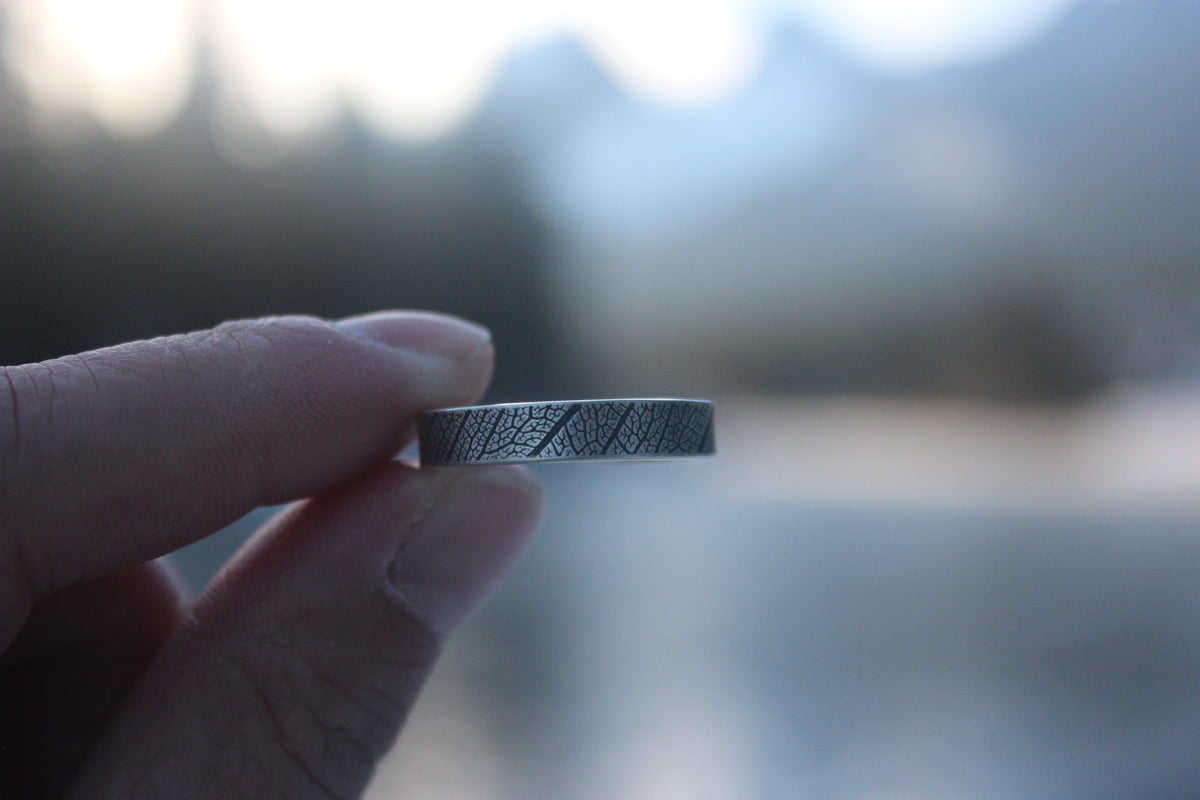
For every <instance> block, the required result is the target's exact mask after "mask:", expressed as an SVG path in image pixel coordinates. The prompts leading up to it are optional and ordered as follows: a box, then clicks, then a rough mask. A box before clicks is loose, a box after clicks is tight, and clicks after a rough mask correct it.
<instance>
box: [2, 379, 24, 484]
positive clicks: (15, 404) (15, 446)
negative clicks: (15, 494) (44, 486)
mask: <svg viewBox="0 0 1200 800" xmlns="http://www.w3.org/2000/svg"><path fill="white" fill-rule="evenodd" d="M3 372H4V379H5V381H6V382H7V383H8V397H9V404H10V405H11V407H12V458H11V459H5V461H7V462H9V463H11V464H13V469H15V468H16V466H15V465H16V464H17V463H19V462H20V460H21V404H20V401H19V400H18V399H17V385H16V384H15V383H14V382H13V377H12V371H11V369H10V368H8V367H5V368H3ZM8 449H9V448H5V450H8Z"/></svg>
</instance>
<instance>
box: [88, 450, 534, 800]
mask: <svg viewBox="0 0 1200 800" xmlns="http://www.w3.org/2000/svg"><path fill="white" fill-rule="evenodd" d="M540 507H541V491H540V488H539V487H538V486H537V485H536V484H535V483H534V482H533V480H532V479H531V478H530V477H529V476H528V474H527V473H525V472H524V471H522V470H520V469H517V468H511V467H499V468H491V469H468V470H457V471H452V470H435V471H418V470H415V469H413V468H411V467H407V466H404V465H401V464H397V463H390V464H387V465H385V466H384V467H382V468H380V469H379V470H377V471H376V472H374V473H372V474H371V475H369V476H367V477H366V478H364V479H363V480H362V481H360V482H358V483H356V484H354V485H352V486H349V487H347V488H345V489H343V490H340V491H338V492H336V493H333V494H330V495H326V496H323V497H318V498H315V499H313V500H310V501H306V502H303V503H300V504H297V505H296V506H293V507H292V508H291V509H289V510H288V511H286V512H284V513H283V514H282V515H281V516H280V517H279V518H277V519H276V520H275V521H274V522H273V523H271V524H270V525H268V527H267V528H265V529H264V530H263V531H260V532H259V534H257V535H256V536H255V537H254V539H252V540H251V541H250V542H249V543H248V544H247V546H246V547H245V548H243V551H242V552H241V553H239V554H238V555H237V556H236V557H235V558H234V560H233V561H232V562H231V564H230V565H229V566H228V567H227V568H226V569H225V571H224V572H223V573H222V574H221V575H219V576H218V577H217V579H216V580H215V581H214V583H213V585H212V586H211V587H210V588H209V589H208V590H207V591H206V592H205V594H204V595H203V596H202V597H201V599H200V601H199V602H198V603H197V605H196V607H195V609H194V613H193V614H192V615H191V616H190V617H189V619H188V621H187V622H185V623H184V624H183V626H182V627H181V628H180V629H178V630H177V631H176V632H175V633H174V634H173V635H172V637H171V638H170V639H169V640H168V642H167V643H166V645H165V646H164V648H163V649H162V651H160V653H159V655H158V657H157V658H156V659H155V661H154V663H153V664H152V665H151V666H150V668H149V669H148V670H147V672H146V674H145V675H144V676H143V678H142V679H141V681H140V682H139V684H138V686H137V687H136V688H135V689H134V691H133V692H132V693H131V695H130V697H129V701H128V702H127V704H126V706H125V707H124V708H123V709H122V711H121V712H120V714H119V715H118V717H117V719H116V721H115V723H114V724H113V726H112V727H111V728H110V730H109V731H108V732H107V734H106V736H105V738H104V739H103V740H102V742H101V744H100V745H99V746H98V747H97V749H96V750H95V751H94V752H93V753H92V755H91V757H90V759H89V762H88V763H87V765H86V766H85V768H84V770H83V772H82V774H81V777H80V780H79V782H78V783H77V784H76V786H75V787H74V789H73V792H72V796H75V797H89V798H91V797H104V798H108V797H113V798H116V797H172V798H192V797H196V798H199V797H264V796H284V797H293V798H305V797H314V798H317V797H320V798H329V797H336V798H350V797H358V796H359V794H360V793H361V792H362V790H363V789H364V787H365V786H366V784H367V781H368V780H369V779H370V776H371V773H372V771H373V768H374V765H375V762H376V761H377V760H378V759H379V758H380V757H381V756H382V755H383V753H384V752H385V751H386V750H387V747H388V746H389V744H390V743H391V741H392V739H393V738H394V737H395V735H396V732H397V731H398V730H399V727H400V726H401V724H402V723H403V721H404V719H405V717H406V715H407V713H408V710H409V709H410V707H411V706H412V704H413V702H414V700H415V697H416V694H417V691H418V689H419V688H420V686H421V684H422V682H423V681H424V679H425V676H426V675H427V674H428V671H429V669H430V668H431V666H432V664H433V662H434V660H435V659H436V657H437V654H438V653H439V651H440V648H441V643H442V641H443V640H444V638H445V636H446V635H447V633H448V632H449V631H450V629H451V628H452V627H453V626H454V625H455V624H457V622H458V621H459V620H461V618H462V617H463V616H464V615H465V614H466V613H468V612H469V611H470V610H471V608H472V607H474V606H475V605H476V604H477V603H478V602H480V600H481V599H482V598H483V597H484V596H485V595H486V594H487V593H488V592H489V590H490V589H491V588H493V587H494V585H495V584H496V582H497V581H498V580H499V579H500V577H501V576H502V574H503V573H504V572H505V571H506V569H507V567H508V565H509V564H510V563H511V561H512V560H513V559H514V557H515V556H516V554H517V553H518V551H519V550H520V549H521V546H522V545H523V544H524V542H525V540H526V539H527V538H528V536H529V534H530V532H531V531H532V529H533V528H534V526H535V524H536V522H537V518H538V516H539V513H540Z"/></svg>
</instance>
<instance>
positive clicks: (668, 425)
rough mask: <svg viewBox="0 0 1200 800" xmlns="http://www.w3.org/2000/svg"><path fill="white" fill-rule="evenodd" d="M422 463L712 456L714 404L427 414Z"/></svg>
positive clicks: (594, 404) (600, 404) (550, 406)
mask: <svg viewBox="0 0 1200 800" xmlns="http://www.w3.org/2000/svg"><path fill="white" fill-rule="evenodd" d="M420 442H421V464H422V465H423V466H433V465H439V464H462V463H476V464H478V463H500V462H512V461H517V462H520V461H542V460H546V461H554V460H563V459H579V458H670V457H672V456H676V457H678V456H692V455H708V454H711V453H712V452H713V436H712V404H710V403H696V402H689V401H686V400H658V401H655V400H631V401H591V402H589V401H584V402H578V403H546V404H533V405H528V406H492V407H482V408H471V409H461V410H452V411H432V412H426V413H425V414H422V415H421V419H420Z"/></svg>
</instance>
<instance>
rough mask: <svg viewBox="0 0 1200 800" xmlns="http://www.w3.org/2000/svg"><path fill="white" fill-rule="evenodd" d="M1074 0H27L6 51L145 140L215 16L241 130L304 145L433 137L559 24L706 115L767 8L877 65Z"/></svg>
mask: <svg viewBox="0 0 1200 800" xmlns="http://www.w3.org/2000/svg"><path fill="white" fill-rule="evenodd" d="M1074 1H1075V0H606V1H604V0H597V1H596V2H588V0H566V1H560V2H555V1H554V0H510V1H509V2H506V3H495V2H491V1H490V0H440V1H439V2H428V0H422V1H421V2H416V1H415V0H408V1H407V2H394V3H381V2H376V1H375V0H207V1H206V0H105V2H102V3H101V2H95V0H24V2H17V3H11V4H9V5H8V6H7V7H6V9H5V11H6V13H7V15H8V25H7V26H6V32H7V35H8V42H7V43H6V47H5V53H6V55H7V57H8V61H9V64H10V66H11V67H12V68H13V70H14V72H15V73H16V74H17V75H18V77H19V78H20V79H21V80H22V82H23V83H24V85H25V87H26V89H27V91H28V93H29V96H30V97H31V99H32V100H33V102H34V104H35V106H36V107H38V108H40V109H42V110H43V111H47V112H84V113H90V114H91V115H93V116H94V117H95V118H96V119H98V120H99V121H100V122H101V123H102V124H104V125H106V126H107V127H109V128H110V129H111V130H113V131H114V132H116V133H118V134H138V133H144V132H149V131H153V130H155V129H156V128H158V127H161V126H162V125H163V124H165V123H166V122H168V121H169V120H170V119H171V118H172V116H173V114H174V113H175V111H176V110H177V109H178V107H179V104H180V103H181V101H182V100H183V98H184V96H185V93H186V90H187V86H188V80H189V79H190V77H191V68H192V65H193V61H194V57H195V43H196V41H197V40H198V38H199V35H198V29H199V27H198V26H199V25H200V24H204V23H207V27H208V31H207V32H208V33H210V34H211V38H212V41H213V45H214V47H213V50H214V52H215V55H216V58H217V62H218V65H219V67H220V68H221V70H222V73H221V76H220V77H221V79H222V81H223V83H222V88H223V95H222V102H223V104H224V107H225V110H226V112H227V114H228V116H229V117H230V120H232V122H233V123H236V125H241V126H249V127H256V128H260V129H262V130H264V131H266V132H267V133H269V134H272V135H276V136H280V137H283V138H285V139H286V138H295V137H298V136H302V135H304V134H305V133H308V132H310V131H313V130H316V129H319V128H320V126H321V125H322V124H324V123H325V122H327V121H328V120H329V119H331V118H332V117H333V116H334V115H335V114H336V113H337V112H338V111H339V110H340V108H341V107H343V105H344V104H345V105H349V106H350V107H353V108H354V109H355V110H357V111H358V112H360V113H361V114H362V115H363V116H364V118H366V119H367V120H368V121H369V122H371V123H372V124H374V125H376V126H377V127H378V128H379V129H381V130H382V131H384V132H385V133H389V134H392V135H396V136H400V137H406V138H427V137H432V136H436V135H438V134H440V133H442V132H444V131H446V130H448V129H449V128H451V127H453V125H455V124H456V123H457V122H458V121H459V120H461V119H462V118H463V116H465V115H466V114H467V113H469V111H470V109H471V108H472V107H474V105H475V103H476V102H477V101H478V100H479V98H480V97H481V96H482V95H483V94H484V93H485V92H486V90H487V87H488V85H489V81H490V78H491V75H492V73H493V70H494V68H495V66H496V64H497V63H498V62H499V61H500V60H501V59H502V58H503V57H504V56H505V54H506V53H507V52H509V51H510V50H511V49H512V48H514V47H517V46H520V45H522V44H524V43H528V42H530V41H533V40H536V39H538V38H539V37H544V36H546V35H549V34H553V33H556V32H567V33H571V34H574V35H577V36H579V37H580V38H581V39H582V40H583V41H584V42H585V44H586V45H587V47H588V48H589V49H590V50H591V51H592V52H593V53H594V54H595V56H596V57H597V59H598V60H599V61H600V62H601V63H602V64H604V66H605V67H606V68H607V69H608V70H609V71H610V73H611V74H612V75H613V76H614V77H615V78H616V79H617V80H618V81H619V82H620V83H622V84H623V85H624V86H625V87H626V88H627V89H628V90H629V91H631V92H633V93H634V94H636V95H639V96H642V97H645V98H647V99H649V100H652V101H655V102H658V103H662V104H667V105H675V106H683V107H689V106H690V107H695V106H703V105H705V104H710V103H713V102H716V101H718V100H720V99H722V98H724V97H727V96H728V95H729V94H730V93H732V92H734V91H735V90H737V89H738V88H739V87H740V86H742V85H744V84H745V82H746V81H747V80H748V79H749V78H750V77H751V76H752V75H753V74H754V73H755V70H756V68H757V66H758V64H759V61H760V57H761V52H760V41H759V34H760V33H761V23H762V17H763V15H764V14H765V13H769V14H781V13H782V14H788V15H795V16H798V17H799V18H801V19H802V20H804V21H806V22H807V23H808V24H810V25H812V26H813V27H814V28H815V29H816V30H818V31H820V32H821V33H823V34H824V35H825V36H826V37H827V38H828V40H829V41H830V42H831V43H832V44H833V46H834V47H836V48H838V49H840V50H842V51H843V52H845V53H846V54H848V55H849V56H850V57H853V58H855V59H857V60H859V61H861V62H863V63H866V64H869V65H872V66H874V67H877V68H880V69H886V70H919V69H926V68H931V67H937V66H941V65H944V64H947V63H952V62H954V61H958V60H963V59H976V58H982V57H986V56H988V55H992V54H994V53H997V52H1000V51H1002V50H1004V49H1006V48H1009V47H1012V46H1015V45H1017V44H1020V43H1021V42H1023V41H1025V40H1027V39H1028V38H1030V37H1031V36H1033V35H1035V34H1036V33H1037V32H1038V31H1040V30H1042V29H1044V28H1045V27H1046V26H1047V25H1049V24H1050V23H1051V22H1052V21H1053V20H1054V19H1056V18H1057V16H1058V15H1060V14H1061V13H1062V11H1063V10H1064V9H1065V8H1066V7H1067V6H1068V5H1069V4H1070V3H1072V2H1074ZM49 116H51V117H53V116H54V113H49Z"/></svg>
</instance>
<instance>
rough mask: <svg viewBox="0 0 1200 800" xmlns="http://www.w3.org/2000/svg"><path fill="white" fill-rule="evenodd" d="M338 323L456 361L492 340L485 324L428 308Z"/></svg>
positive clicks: (370, 337)
mask: <svg viewBox="0 0 1200 800" xmlns="http://www.w3.org/2000/svg"><path fill="white" fill-rule="evenodd" d="M336 324H337V326H338V327H339V328H342V329H343V330H345V331H346V332H347V333H350V334H352V335H354V336H357V337H359V338H361V339H367V340H369V341H372V342H377V343H379V344H383V345H387V346H388V347H396V348H401V349H404V350H411V351H415V352H418V353H425V354H428V355H435V356H441V357H442V358H448V359H451V360H453V361H469V360H471V359H473V358H475V357H476V356H478V355H479V353H480V351H481V350H482V349H483V348H484V347H485V346H486V345H488V344H489V343H490V342H491V339H492V336H491V333H490V332H489V331H488V329H487V328H484V327H483V326H481V325H476V324H475V323H473V322H468V321H467V320H465V319H460V318H458V317H451V316H448V315H446V314H434V313H431V312H427V311H379V312H376V313H373V314H362V315H360V316H355V317H347V318H345V319H342V320H338V321H337V323H336Z"/></svg>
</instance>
